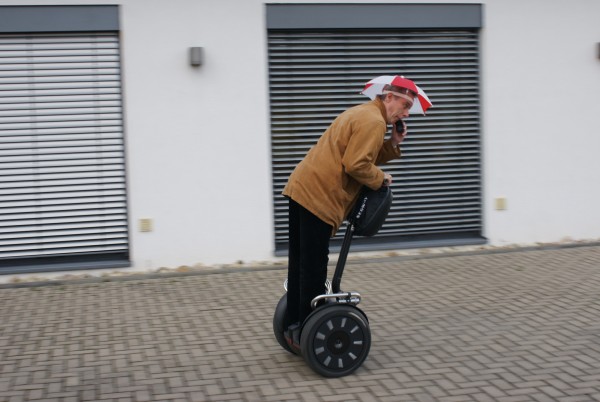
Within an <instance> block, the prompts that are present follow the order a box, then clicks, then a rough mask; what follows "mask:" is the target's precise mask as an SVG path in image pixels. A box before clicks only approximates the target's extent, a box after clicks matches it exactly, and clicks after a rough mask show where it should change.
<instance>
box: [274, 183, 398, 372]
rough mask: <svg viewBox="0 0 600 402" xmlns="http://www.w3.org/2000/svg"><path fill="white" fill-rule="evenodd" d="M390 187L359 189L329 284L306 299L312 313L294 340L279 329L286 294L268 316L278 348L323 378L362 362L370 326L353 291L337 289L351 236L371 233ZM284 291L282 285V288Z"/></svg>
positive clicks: (383, 212) (380, 220) (286, 323)
mask: <svg viewBox="0 0 600 402" xmlns="http://www.w3.org/2000/svg"><path fill="white" fill-rule="evenodd" d="M392 198H393V195H392V191H391V189H390V188H389V187H382V188H381V189H379V190H375V191H374V190H370V189H367V188H365V189H364V190H363V191H362V193H361V195H360V196H359V198H358V201H357V203H356V204H355V206H354V209H353V210H352V212H351V213H350V215H349V216H348V219H347V220H348V226H347V228H346V233H345V235H344V240H343V242H342V248H341V250H340V254H339V258H338V262H337V265H336V268H335V273H334V275H333V280H332V282H331V286H327V293H325V294H323V295H319V296H317V297H315V298H314V299H313V300H312V304H311V307H312V308H313V311H312V313H311V314H310V315H309V316H308V317H307V318H306V320H304V322H303V323H302V325H301V329H300V334H299V335H300V336H299V338H300V343H299V348H298V345H295V344H293V343H292V342H290V340H289V339H286V337H285V331H286V329H287V328H288V326H289V325H290V324H291V323H290V322H289V320H288V319H287V293H286V294H284V295H283V296H282V297H281V299H280V300H279V303H278V304H277V307H276V308H275V314H274V316H273V332H274V333H275V338H276V339H277V342H278V343H279V344H280V345H281V347H282V348H284V349H285V350H287V351H288V352H291V353H294V354H298V355H302V357H303V358H304V360H305V362H306V363H307V364H308V366H309V367H310V368H312V369H313V370H314V371H315V372H317V373H319V374H321V375H323V376H325V377H342V376H345V375H348V374H351V373H353V372H354V371H355V370H356V369H358V368H359V367H360V366H361V365H362V363H363V362H364V361H365V359H366V358H367V356H368V354H369V350H370V348H371V331H370V328H369V322H368V320H367V316H366V315H365V313H364V312H363V311H362V310H360V309H359V308H358V307H357V305H358V304H359V303H360V301H361V296H360V294H359V293H358V292H342V291H341V290H340V284H341V279H342V274H343V271H344V266H345V264H346V258H347V256H348V252H349V250H350V243H351V241H352V237H353V236H354V235H355V234H357V235H360V236H373V235H375V234H376V233H377V232H378V231H379V229H380V228H381V226H382V225H383V222H384V221H385V218H386V217H387V214H388V212H389V210H390V207H391V203H392ZM286 291H287V289H286Z"/></svg>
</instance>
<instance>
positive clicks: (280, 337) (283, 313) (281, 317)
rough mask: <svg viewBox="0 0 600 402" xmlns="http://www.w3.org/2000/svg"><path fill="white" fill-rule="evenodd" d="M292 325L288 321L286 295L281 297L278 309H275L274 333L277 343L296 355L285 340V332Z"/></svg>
mask: <svg viewBox="0 0 600 402" xmlns="http://www.w3.org/2000/svg"><path fill="white" fill-rule="evenodd" d="M290 324H291V323H290V322H289V320H288V319H287V293H285V294H284V295H283V296H281V299H279V303H277V307H275V314H273V333H274V334H275V339H277V343H279V345H281V347H282V348H284V349H285V350H287V351H288V352H290V353H294V354H296V352H295V351H294V350H293V349H292V348H291V347H290V345H288V343H287V341H286V340H285V335H284V332H285V330H286V329H287V327H288V326H289V325H290Z"/></svg>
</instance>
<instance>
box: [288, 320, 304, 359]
mask: <svg viewBox="0 0 600 402" xmlns="http://www.w3.org/2000/svg"><path fill="white" fill-rule="evenodd" d="M301 329H302V327H300V323H299V322H296V323H294V324H292V325H290V326H289V327H288V328H287V329H286V330H285V333H284V337H285V340H286V342H287V343H288V345H289V346H290V348H292V350H294V352H295V353H299V352H300V330H301Z"/></svg>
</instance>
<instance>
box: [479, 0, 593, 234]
mask: <svg viewBox="0 0 600 402" xmlns="http://www.w3.org/2000/svg"><path fill="white" fill-rule="evenodd" d="M598 15H600V2H597V1H593V0H574V1H556V0H555V1H544V0H527V1H522V0H508V1H507V0H502V1H488V2H487V4H486V7H485V20H484V21H485V29H484V31H483V35H482V43H481V48H482V49H483V52H482V53H483V57H482V66H483V71H482V77H483V79H482V93H483V102H482V108H483V109H482V110H483V123H484V124H483V146H484V154H483V161H484V168H485V175H484V188H485V198H484V211H485V232H486V235H487V236H488V237H489V239H490V241H491V243H492V244H496V245H501V244H506V243H533V242H557V241H561V240H563V239H567V238H570V239H572V240H579V239H597V238H599V237H600V208H599V206H600V158H599V157H598V151H599V150H600V132H599V128H598V127H599V126H598V114H599V113H600V59H599V58H598V49H597V46H598V42H600V24H598ZM495 197H506V198H507V207H508V208H507V210H506V211H495V210H494V209H493V204H494V198H495Z"/></svg>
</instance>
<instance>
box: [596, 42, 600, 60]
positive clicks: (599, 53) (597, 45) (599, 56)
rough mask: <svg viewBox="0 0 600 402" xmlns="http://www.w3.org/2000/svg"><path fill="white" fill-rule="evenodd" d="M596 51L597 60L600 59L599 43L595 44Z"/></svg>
mask: <svg viewBox="0 0 600 402" xmlns="http://www.w3.org/2000/svg"><path fill="white" fill-rule="evenodd" d="M596 49H597V50H598V54H597V55H596V56H598V58H599V59H600V42H599V43H596Z"/></svg>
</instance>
